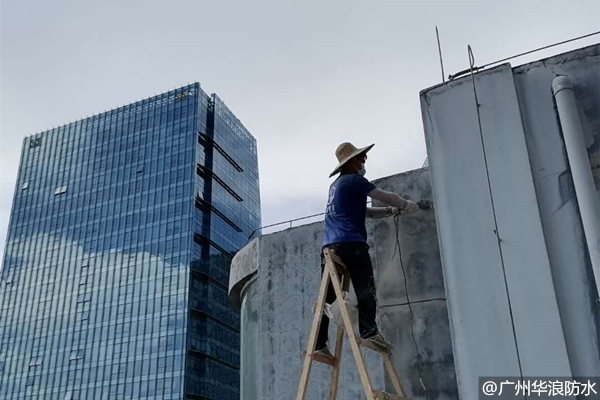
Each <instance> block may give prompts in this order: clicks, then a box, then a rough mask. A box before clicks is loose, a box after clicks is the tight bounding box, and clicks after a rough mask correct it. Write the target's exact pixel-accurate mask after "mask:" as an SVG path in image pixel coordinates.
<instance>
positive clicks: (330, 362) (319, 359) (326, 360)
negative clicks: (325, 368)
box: [302, 352, 335, 367]
mask: <svg viewBox="0 0 600 400" xmlns="http://www.w3.org/2000/svg"><path fill="white" fill-rule="evenodd" d="M302 356H303V357H306V352H304V353H302ZM312 359H313V360H314V361H317V362H320V363H322V364H327V365H330V366H332V367H333V363H334V361H335V359H333V358H329V357H324V356H322V355H320V354H314V355H313V357H312Z"/></svg>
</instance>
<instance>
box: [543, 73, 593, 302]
mask: <svg viewBox="0 0 600 400" xmlns="http://www.w3.org/2000/svg"><path fill="white" fill-rule="evenodd" d="M552 91H553V93H554V98H555V99H556V106H557V108H558V116H559V119H560V125H561V127H562V131H563V137H564V140H565V147H566V149H567V155H568V158H569V165H570V166H571V174H572V176H573V184H574V186H575V192H576V194H577V202H578V204H579V212H580V213H581V220H582V222H583V229H584V231H585V237H586V242H587V245H588V249H589V253H590V260H591V263H592V268H593V271H594V279H595V281H596V288H598V292H600V202H599V201H598V193H597V192H596V187H595V185H594V178H593V176H592V168H591V166H590V161H589V158H588V154H587V148H586V145H585V141H584V138H583V129H582V126H581V121H580V119H579V110H578V108H577V101H576V98H575V91H574V89H573V84H572V83H571V81H570V80H569V78H568V77H566V76H559V77H557V78H555V79H554V80H553V81H552Z"/></svg>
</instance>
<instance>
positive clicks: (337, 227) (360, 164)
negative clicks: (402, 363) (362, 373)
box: [315, 142, 420, 358]
mask: <svg viewBox="0 0 600 400" xmlns="http://www.w3.org/2000/svg"><path fill="white" fill-rule="evenodd" d="M374 145H375V144H371V145H369V146H367V147H363V148H356V147H355V146H354V145H352V143H348V142H345V143H342V144H340V145H339V146H338V147H337V149H336V151H335V155H336V157H337V159H338V162H339V164H338V166H337V167H336V168H335V169H334V170H333V172H332V173H331V174H330V175H329V177H332V176H334V175H336V174H337V173H340V176H339V177H338V178H337V179H336V180H335V181H334V182H333V183H332V184H331V186H330V187H329V198H328V200H327V208H326V211H325V238H324V240H323V249H325V248H330V249H332V250H333V251H334V252H335V254H337V255H338V257H339V258H340V259H341V261H342V262H343V263H344V264H345V266H346V269H347V271H348V273H349V274H350V279H351V281H352V286H353V287H354V291H355V292H356V297H357V300H358V319H359V331H360V332H359V333H360V336H361V338H362V339H364V340H367V341H369V342H372V343H374V344H377V345H379V346H383V347H386V348H391V345H390V344H389V343H388V342H386V341H385V339H384V338H383V336H382V335H381V333H380V332H379V329H378V328H377V323H376V321H375V315H376V312H377V300H376V292H375V279H374V277H373V265H372V263H371V258H370V256H369V246H368V245H367V229H366V226H365V218H367V217H368V218H384V217H390V216H396V215H399V214H400V215H408V214H412V213H414V212H416V211H418V210H419V209H420V208H419V206H418V205H417V204H416V203H415V202H413V201H410V200H406V199H403V198H402V197H400V196H399V195H397V194H395V193H392V192H387V191H385V190H381V189H378V188H377V187H376V186H375V185H374V184H372V183H371V182H369V181H368V180H367V179H366V178H365V177H364V175H365V172H366V170H365V162H366V161H367V152H368V151H369V150H371V148H372V147H373V146H374ZM367 196H368V197H370V198H372V199H375V200H379V201H381V202H383V203H385V204H388V205H389V207H367ZM324 265H325V264H324V257H323V251H321V271H323V268H324ZM335 299H336V296H335V292H334V290H333V288H332V286H331V285H329V287H328V288H327V297H326V299H325V301H326V302H327V303H328V304H331V303H333V301H335ZM328 329H329V318H328V317H327V315H323V317H322V319H321V325H320V327H319V333H318V336H317V343H316V349H315V353H316V354H318V355H321V356H324V357H327V358H333V355H332V354H331V352H330V351H329V348H328V347H327V341H328Z"/></svg>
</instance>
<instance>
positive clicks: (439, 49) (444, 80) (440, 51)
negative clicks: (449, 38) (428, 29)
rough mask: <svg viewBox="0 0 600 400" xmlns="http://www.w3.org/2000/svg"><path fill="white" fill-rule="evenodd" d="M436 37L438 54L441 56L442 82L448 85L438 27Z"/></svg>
mask: <svg viewBox="0 0 600 400" xmlns="http://www.w3.org/2000/svg"><path fill="white" fill-rule="evenodd" d="M435 36H436V37H437V45H438V54H439V55H440V67H442V82H443V83H446V78H444V60H443V59H442V45H441V44H440V32H439V31H438V27H437V25H436V26H435Z"/></svg>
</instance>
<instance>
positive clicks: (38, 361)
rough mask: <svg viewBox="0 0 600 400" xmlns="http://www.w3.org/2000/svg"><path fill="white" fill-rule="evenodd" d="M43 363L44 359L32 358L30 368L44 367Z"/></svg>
mask: <svg viewBox="0 0 600 400" xmlns="http://www.w3.org/2000/svg"><path fill="white" fill-rule="evenodd" d="M43 362H44V359H43V357H31V359H30V360H29V366H30V367H35V366H37V365H42V364H43Z"/></svg>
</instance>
